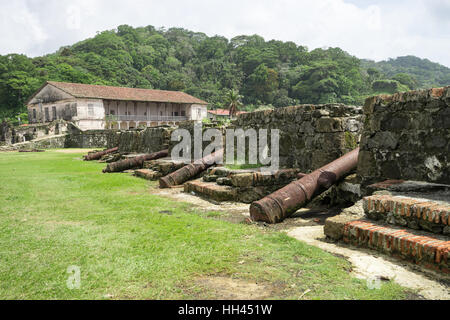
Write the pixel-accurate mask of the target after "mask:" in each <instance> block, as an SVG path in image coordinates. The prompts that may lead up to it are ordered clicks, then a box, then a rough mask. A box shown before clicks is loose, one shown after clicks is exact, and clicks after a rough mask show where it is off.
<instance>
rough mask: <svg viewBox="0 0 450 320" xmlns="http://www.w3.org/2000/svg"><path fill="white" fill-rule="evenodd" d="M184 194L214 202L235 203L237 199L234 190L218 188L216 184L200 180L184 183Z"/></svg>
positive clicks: (223, 187)
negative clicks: (198, 196) (194, 195)
mask: <svg viewBox="0 0 450 320" xmlns="http://www.w3.org/2000/svg"><path fill="white" fill-rule="evenodd" d="M184 192H187V193H194V194H197V195H200V196H204V197H206V198H208V199H211V200H216V201H236V198H237V190H236V189H235V188H232V187H229V186H219V185H218V184H216V183H211V182H204V181H202V180H201V179H198V180H193V181H188V182H186V183H185V184H184Z"/></svg>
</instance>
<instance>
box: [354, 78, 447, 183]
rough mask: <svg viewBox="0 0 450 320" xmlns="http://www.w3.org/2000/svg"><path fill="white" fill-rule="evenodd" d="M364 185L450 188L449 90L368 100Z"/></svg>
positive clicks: (360, 169)
mask: <svg viewBox="0 0 450 320" xmlns="http://www.w3.org/2000/svg"><path fill="white" fill-rule="evenodd" d="M364 115H365V122H364V129H363V132H362V138H361V151H360V154H359V161H358V175H359V176H360V177H361V181H362V185H363V186H365V185H368V184H370V183H374V182H380V181H383V180H387V179H393V180H395V179H402V180H416V181H427V182H434V183H444V184H450V170H449V165H450V86H449V87H445V88H435V89H430V90H420V91H410V92H405V93H397V94H394V95H383V96H376V97H372V98H369V99H367V100H366V103H365V106H364Z"/></svg>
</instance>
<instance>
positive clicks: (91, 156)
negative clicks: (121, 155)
mask: <svg viewBox="0 0 450 320" xmlns="http://www.w3.org/2000/svg"><path fill="white" fill-rule="evenodd" d="M117 151H119V148H118V147H116V148H112V149H108V150H103V151H99V152H94V153H90V154H88V155H85V156H84V161H92V160H99V159H101V157H103V156H105V155H107V154H110V153H114V152H117Z"/></svg>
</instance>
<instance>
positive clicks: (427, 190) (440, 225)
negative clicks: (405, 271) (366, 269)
mask: <svg viewBox="0 0 450 320" xmlns="http://www.w3.org/2000/svg"><path fill="white" fill-rule="evenodd" d="M448 187H449V186H446V185H436V184H430V183H424V182H415V181H396V182H393V181H385V182H383V183H379V184H377V185H373V186H371V188H372V189H373V190H378V191H375V193H374V194H373V195H371V196H367V197H365V198H363V199H362V200H361V201H359V202H358V203H357V204H356V205H355V206H353V207H351V208H348V209H345V210H344V211H343V212H342V214H340V215H338V216H335V217H332V218H329V219H327V220H326V222H325V227H324V232H325V234H326V235H327V237H328V238H330V239H332V240H335V241H344V242H345V243H348V244H351V245H355V246H360V247H367V248H370V249H374V250H377V251H380V252H383V253H386V254H389V255H391V256H394V257H397V258H400V259H403V260H408V261H411V262H413V263H415V264H417V265H421V266H424V267H426V268H428V269H431V270H434V271H438V272H440V273H443V274H446V275H450V265H449V264H450V259H449V255H450V237H449V236H450V233H449V231H450V230H449V225H450V196H449V195H450V193H449V191H448V190H449V188H448Z"/></svg>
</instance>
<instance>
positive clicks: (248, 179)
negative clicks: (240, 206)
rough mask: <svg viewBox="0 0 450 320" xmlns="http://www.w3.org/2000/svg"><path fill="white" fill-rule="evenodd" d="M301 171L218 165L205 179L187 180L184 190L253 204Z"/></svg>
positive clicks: (295, 177)
mask: <svg viewBox="0 0 450 320" xmlns="http://www.w3.org/2000/svg"><path fill="white" fill-rule="evenodd" d="M298 174H299V170H297V169H284V170H279V171H276V172H261V169H259V168H255V169H245V170H233V169H227V168H225V167H215V168H211V169H209V170H208V171H207V173H206V175H205V176H204V177H203V180H195V181H189V182H186V183H185V191H186V192H188V193H190V192H194V193H195V194H197V195H200V196H203V197H205V198H210V199H212V200H215V201H236V202H242V203H252V202H253V201H257V200H259V199H262V198H264V197H265V196H267V195H269V194H271V193H272V192H274V191H276V190H278V189H281V188H283V187H284V186H286V185H287V184H289V183H291V182H292V181H294V180H296V179H297V178H298Z"/></svg>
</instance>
